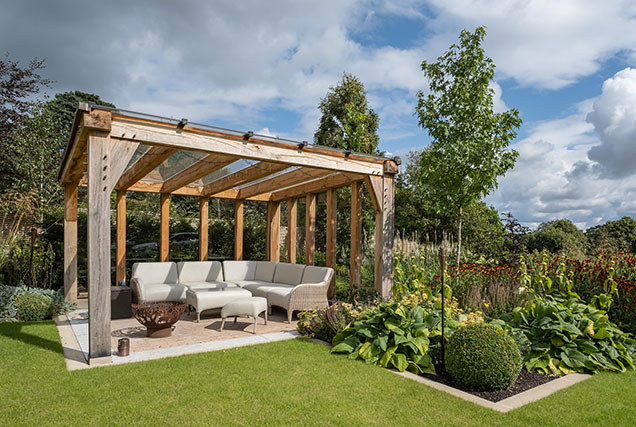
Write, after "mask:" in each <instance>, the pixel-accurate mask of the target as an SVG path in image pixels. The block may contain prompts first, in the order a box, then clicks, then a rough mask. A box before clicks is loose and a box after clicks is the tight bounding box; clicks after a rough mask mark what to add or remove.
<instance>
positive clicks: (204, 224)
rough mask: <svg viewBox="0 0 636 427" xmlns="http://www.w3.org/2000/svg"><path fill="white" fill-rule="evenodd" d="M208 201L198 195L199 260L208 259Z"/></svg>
mask: <svg viewBox="0 0 636 427" xmlns="http://www.w3.org/2000/svg"><path fill="white" fill-rule="evenodd" d="M209 203H210V199H209V198H207V197H199V261H207V260H208V223H209V216H208V207H209Z"/></svg>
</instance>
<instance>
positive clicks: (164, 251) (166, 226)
mask: <svg viewBox="0 0 636 427" xmlns="http://www.w3.org/2000/svg"><path fill="white" fill-rule="evenodd" d="M160 205H161V207H160V209H161V215H160V226H159V229H160V237H159V261H161V262H166V261H168V258H169V257H170V194H169V193H161V200H160Z"/></svg>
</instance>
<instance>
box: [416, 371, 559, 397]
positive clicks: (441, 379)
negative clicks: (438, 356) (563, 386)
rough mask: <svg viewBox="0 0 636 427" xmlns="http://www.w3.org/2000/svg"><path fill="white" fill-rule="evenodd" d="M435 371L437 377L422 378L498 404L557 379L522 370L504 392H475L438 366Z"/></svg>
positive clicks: (426, 375) (427, 376)
mask: <svg viewBox="0 0 636 427" xmlns="http://www.w3.org/2000/svg"><path fill="white" fill-rule="evenodd" d="M435 371H436V372H437V375H431V374H423V375H422V376H424V377H426V378H428V379H429V380H432V381H435V382H438V383H441V384H445V385H447V386H450V387H453V388H456V389H458V390H462V391H465V392H466V393H470V394H472V395H474V396H478V397H481V398H482V399H486V400H490V401H491V402H499V401H500V400H503V399H506V398H508V397H510V396H514V395H515V394H518V393H521V392H522V391H526V390H530V389H531V388H534V387H536V386H539V385H541V384H545V383H548V382H550V381H552V380H555V379H557V377H552V376H550V375H545V374H540V373H538V372H528V371H526V370H525V369H522V370H521V373H520V374H519V377H518V378H517V380H516V381H515V382H514V384H512V385H511V386H510V387H508V388H507V389H505V390H495V391H475V390H471V389H469V388H467V387H466V386H464V385H462V384H459V383H458V382H457V381H455V380H454V379H453V378H452V377H451V376H450V375H449V374H448V373H447V372H446V371H444V370H443V369H442V368H441V367H440V366H436V367H435Z"/></svg>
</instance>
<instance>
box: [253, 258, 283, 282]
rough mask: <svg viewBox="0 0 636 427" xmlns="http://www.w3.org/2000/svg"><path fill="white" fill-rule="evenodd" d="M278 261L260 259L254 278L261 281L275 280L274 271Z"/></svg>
mask: <svg viewBox="0 0 636 427" xmlns="http://www.w3.org/2000/svg"><path fill="white" fill-rule="evenodd" d="M276 264H277V263H276V262H270V261H258V262H257V264H256V273H255V274H254V280H259V281H261V282H271V281H272V280H274V271H275V270H276Z"/></svg>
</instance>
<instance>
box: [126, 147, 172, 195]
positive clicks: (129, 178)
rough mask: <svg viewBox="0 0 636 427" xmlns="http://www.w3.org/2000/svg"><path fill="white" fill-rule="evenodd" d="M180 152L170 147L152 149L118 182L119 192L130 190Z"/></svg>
mask: <svg viewBox="0 0 636 427" xmlns="http://www.w3.org/2000/svg"><path fill="white" fill-rule="evenodd" d="M177 151H178V150H177V149H176V148H170V147H150V149H148V151H146V153H145V154H144V155H143V156H141V157H140V158H139V159H137V161H136V162H135V164H134V165H132V166H131V167H130V168H129V169H128V170H127V171H126V172H125V173H124V174H123V175H122V176H121V178H119V181H118V182H117V186H116V188H117V189H118V190H128V189H130V187H132V186H133V185H134V184H136V183H137V182H138V181H140V180H141V178H143V177H144V176H146V175H148V174H149V173H150V172H151V171H152V170H153V169H154V168H156V167H157V166H159V165H160V164H162V163H163V162H165V161H166V160H167V159H168V157H170V156H172V155H173V154H174V153H176V152H177Z"/></svg>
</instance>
